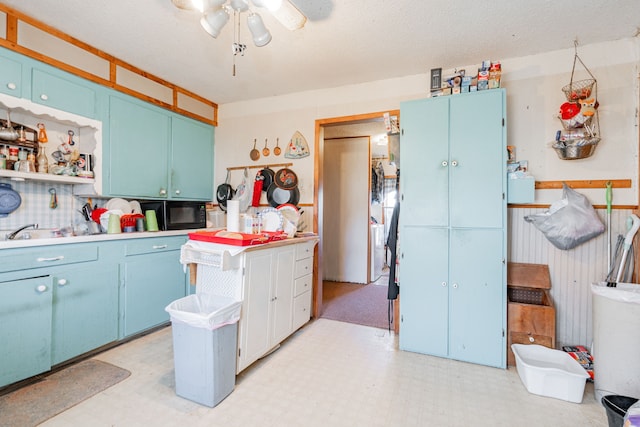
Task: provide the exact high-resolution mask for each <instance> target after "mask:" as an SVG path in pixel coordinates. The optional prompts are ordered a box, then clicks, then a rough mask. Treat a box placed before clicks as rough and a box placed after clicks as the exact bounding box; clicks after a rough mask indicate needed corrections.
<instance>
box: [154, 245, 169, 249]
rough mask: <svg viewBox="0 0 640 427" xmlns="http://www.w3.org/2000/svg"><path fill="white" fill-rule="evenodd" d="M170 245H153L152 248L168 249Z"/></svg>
mask: <svg viewBox="0 0 640 427" xmlns="http://www.w3.org/2000/svg"><path fill="white" fill-rule="evenodd" d="M168 246H169V245H153V246H151V248H152V249H166V248H167V247H168Z"/></svg>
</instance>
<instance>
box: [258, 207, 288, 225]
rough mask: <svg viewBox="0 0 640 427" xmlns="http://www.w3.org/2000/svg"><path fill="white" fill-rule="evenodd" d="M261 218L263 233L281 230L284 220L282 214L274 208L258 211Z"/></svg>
mask: <svg viewBox="0 0 640 427" xmlns="http://www.w3.org/2000/svg"><path fill="white" fill-rule="evenodd" d="M260 216H261V217H262V230H263V231H279V230H282V224H283V222H284V219H283V218H282V213H281V212H280V211H279V210H277V209H276V208H264V209H263V210H262V211H260Z"/></svg>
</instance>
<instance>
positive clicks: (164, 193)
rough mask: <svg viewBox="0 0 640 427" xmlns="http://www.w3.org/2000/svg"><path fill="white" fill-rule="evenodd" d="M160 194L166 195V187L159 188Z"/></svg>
mask: <svg viewBox="0 0 640 427" xmlns="http://www.w3.org/2000/svg"><path fill="white" fill-rule="evenodd" d="M160 195H161V196H166V195H167V190H166V189H164V188H161V189H160Z"/></svg>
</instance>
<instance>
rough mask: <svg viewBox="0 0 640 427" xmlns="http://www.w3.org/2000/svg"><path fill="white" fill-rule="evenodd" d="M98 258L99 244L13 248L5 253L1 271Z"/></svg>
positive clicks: (50, 265)
mask: <svg viewBox="0 0 640 427" xmlns="http://www.w3.org/2000/svg"><path fill="white" fill-rule="evenodd" d="M97 259H98V246H96V245H79V246H66V245H60V246H47V247H38V248H28V249H27V248H25V249H15V250H11V252H9V253H8V254H6V255H5V254H3V256H2V263H1V264H0V272H7V271H18V270H26V269H30V268H42V267H53V266H58V265H65V264H73V263H76V262H86V261H95V260H97Z"/></svg>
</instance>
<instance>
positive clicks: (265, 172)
mask: <svg viewBox="0 0 640 427" xmlns="http://www.w3.org/2000/svg"><path fill="white" fill-rule="evenodd" d="M260 173H261V174H262V176H263V177H264V181H263V182H262V191H264V192H265V193H266V192H267V190H268V189H269V186H270V185H271V184H272V183H273V177H274V176H275V175H276V173H275V172H274V171H273V169H269V166H266V167H265V168H264V169H262V170H261V171H260Z"/></svg>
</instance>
